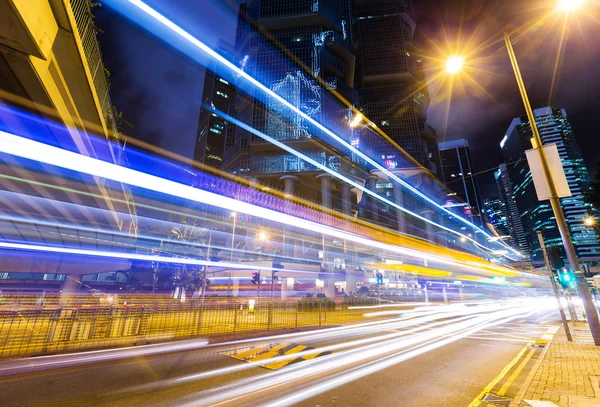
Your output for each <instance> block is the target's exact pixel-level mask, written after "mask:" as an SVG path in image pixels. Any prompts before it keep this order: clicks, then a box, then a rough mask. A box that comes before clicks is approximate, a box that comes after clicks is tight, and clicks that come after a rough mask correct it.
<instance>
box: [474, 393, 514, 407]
mask: <svg viewBox="0 0 600 407" xmlns="http://www.w3.org/2000/svg"><path fill="white" fill-rule="evenodd" d="M481 401H485V402H486V403H487V404H491V405H494V406H502V407H508V406H510V402H511V401H512V399H511V398H509V397H501V396H496V395H495V394H492V393H488V394H486V395H485V397H484V398H482V399H481Z"/></svg>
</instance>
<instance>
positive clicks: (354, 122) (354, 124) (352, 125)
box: [350, 113, 364, 127]
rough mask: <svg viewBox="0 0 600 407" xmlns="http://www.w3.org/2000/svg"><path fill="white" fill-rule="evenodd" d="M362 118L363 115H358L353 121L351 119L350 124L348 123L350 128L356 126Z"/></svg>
mask: <svg viewBox="0 0 600 407" xmlns="http://www.w3.org/2000/svg"><path fill="white" fill-rule="evenodd" d="M363 118H364V117H363V115H362V114H360V113H359V114H357V115H356V116H354V119H352V122H351V123H350V127H356V126H358V125H359V124H360V122H361V121H362V119H363Z"/></svg>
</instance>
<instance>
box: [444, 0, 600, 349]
mask: <svg viewBox="0 0 600 407" xmlns="http://www.w3.org/2000/svg"><path fill="white" fill-rule="evenodd" d="M583 2H584V0H559V3H558V9H559V10H562V11H565V12H572V11H575V10H576V9H578V8H579V7H581V6H582V4H583ZM504 42H505V44H506V49H507V51H508V56H509V58H510V62H511V65H512V68H513V71H514V74H515V78H516V80H517V85H518V87H519V91H520V93H521V98H522V99H523V105H524V106H525V112H526V113H527V118H528V120H529V124H530V126H531V132H532V134H533V137H532V145H533V148H534V149H536V150H537V152H538V154H539V159H540V162H541V164H542V170H543V172H544V177H545V179H546V184H547V185H548V190H549V192H550V205H551V206H552V211H553V213H554V216H555V218H556V224H557V226H558V230H559V232H560V235H561V238H562V241H563V245H564V247H565V252H566V254H567V258H568V259H569V265H570V267H571V270H572V271H574V272H575V277H576V278H575V281H576V284H577V290H578V292H579V295H580V296H581V300H582V303H583V306H584V309H585V313H586V315H587V320H588V324H589V326H590V331H591V333H592V337H593V338H594V343H595V345H596V346H600V321H599V320H598V313H597V312H596V309H595V307H594V302H593V300H592V296H591V294H590V290H589V287H588V285H587V281H586V280H585V276H584V274H583V273H582V272H581V269H580V266H579V261H578V259H577V253H576V252H575V246H574V245H573V241H572V240H571V234H570V231H569V226H568V225H567V221H566V219H565V215H564V212H563V209H562V206H561V203H560V199H559V197H558V194H557V192H556V185H555V184H554V179H553V178H552V173H551V171H550V165H549V163H548V158H547V157H546V153H545V150H544V148H543V142H542V138H541V136H540V132H539V130H538V127H537V123H536V121H535V115H534V114H533V109H532V108H531V104H530V103H529V97H528V95H527V90H526V88H525V83H524V82H523V78H522V76H521V71H520V70H519V64H518V62H517V57H516V55H515V51H514V49H513V46H512V41H511V39H510V35H509V34H508V33H505V34H504ZM463 62H464V59H462V60H461V58H460V57H456V56H454V57H451V58H450V59H449V60H448V61H447V62H446V71H447V72H448V73H450V74H452V75H454V74H456V73H458V72H459V71H460V70H461V68H462V65H463ZM588 222H589V221H588ZM592 222H593V220H592ZM584 223H585V221H584Z"/></svg>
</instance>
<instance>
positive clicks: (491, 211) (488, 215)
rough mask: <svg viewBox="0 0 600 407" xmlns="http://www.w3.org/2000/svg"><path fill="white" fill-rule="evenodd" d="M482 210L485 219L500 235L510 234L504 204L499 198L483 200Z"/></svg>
mask: <svg viewBox="0 0 600 407" xmlns="http://www.w3.org/2000/svg"><path fill="white" fill-rule="evenodd" d="M483 208H484V209H483V212H484V216H485V219H486V221H487V222H488V223H489V224H490V225H492V226H493V227H494V229H495V230H496V233H498V235H500V236H509V238H511V239H512V236H510V228H509V227H508V216H507V210H506V204H505V203H504V202H503V201H502V200H501V199H500V198H499V197H494V198H489V199H486V200H485V201H483Z"/></svg>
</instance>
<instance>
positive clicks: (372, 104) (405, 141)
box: [354, 0, 441, 178]
mask: <svg viewBox="0 0 600 407" xmlns="http://www.w3.org/2000/svg"><path fill="white" fill-rule="evenodd" d="M355 5H356V7H355V12H354V14H355V32H356V44H357V48H356V51H357V52H356V54H357V64H356V80H355V83H356V86H355V87H356V88H357V89H358V90H359V93H360V108H361V110H362V111H363V112H364V113H365V115H366V116H367V117H369V119H371V120H372V121H373V122H374V123H375V124H376V125H377V126H378V127H379V128H380V129H381V130H382V131H384V132H385V133H386V134H387V135H388V136H389V137H390V138H391V139H392V140H393V141H394V142H395V143H397V144H398V145H399V146H400V147H402V148H403V149H404V150H405V151H406V152H408V154H410V155H411V156H412V157H413V158H414V159H415V160H416V161H417V162H418V163H420V164H421V165H422V166H424V167H425V168H427V169H428V170H429V171H431V172H432V173H434V174H436V175H437V176H438V177H439V178H441V173H440V170H441V169H440V158H439V153H438V145H437V140H436V132H435V130H434V129H433V128H432V127H431V126H429V125H428V124H427V123H426V120H427V109H428V107H429V94H428V92H427V86H426V85H425V74H424V73H423V66H422V65H423V60H422V59H421V56H420V51H419V49H418V48H417V46H416V45H415V43H414V32H415V28H416V24H415V22H414V13H413V8H412V2H411V0H356V1H355ZM370 141H371V144H372V146H371V148H372V150H373V155H374V156H377V157H382V159H384V160H385V162H387V163H390V164H393V165H396V166H397V167H398V168H404V167H412V166H414V163H411V162H409V161H408V160H406V158H405V157H404V156H402V155H401V154H399V153H398V151H397V150H396V149H395V148H391V146H389V145H383V144H381V145H379V144H375V145H373V144H374V143H376V142H377V140H370Z"/></svg>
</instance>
